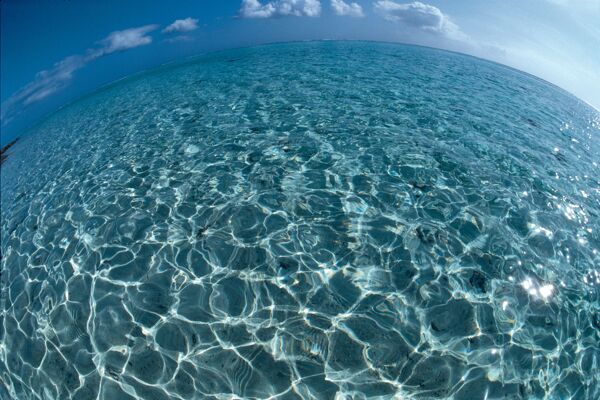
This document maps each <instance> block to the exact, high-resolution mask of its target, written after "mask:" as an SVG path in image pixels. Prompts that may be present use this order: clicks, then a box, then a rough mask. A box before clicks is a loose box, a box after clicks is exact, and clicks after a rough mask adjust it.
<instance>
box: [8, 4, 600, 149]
mask: <svg viewBox="0 0 600 400" xmlns="http://www.w3.org/2000/svg"><path fill="white" fill-rule="evenodd" d="M598 21H600V0H486V1H482V0H422V1H412V2H411V1H406V0H354V1H348V0H220V1H209V0H170V1H166V0H164V1H155V0H120V1H108V0H106V1H89V0H0V104H1V107H0V110H1V113H0V119H1V122H0V133H1V134H0V139H1V141H2V143H6V142H7V141H8V140H10V139H11V138H13V137H15V136H18V135H19V134H21V133H22V132H23V131H24V130H25V129H26V128H27V127H29V126H31V125H32V124H34V123H35V122H37V121H39V120H40V119H41V118H43V117H44V116H45V115H48V114H49V113H51V112H52V111H54V110H56V109H58V108H60V107H61V106H63V105H65V104H68V103H69V102H71V101H73V100H75V99H77V98H79V97H81V96H84V95H85V94H87V93H90V92H92V91H93V90H95V89H97V88H99V87H101V86H103V85H106V84H107V83H110V82H112V81H114V80H117V79H120V78H122V77H124V76H127V75H130V74H133V73H136V72H139V71H143V70H146V69H150V68H152V67H156V66H158V65H161V64H164V63H168V62H174V61H177V60H181V59H185V58H188V57H190V56H193V55H198V54H203V53H207V52H210V51H215V50H221V49H227V48H232V47H241V46H251V45H258V44H264V43H271V42H284V41H297V40H320V39H340V40H376V41H386V42H401V43H410V44H417V45H424V46H430V47H437V48H442V49H447V50H451V51H457V52H461V53H466V54H470V55H473V56H476V57H481V58H485V59H489V60H492V61H495V62H498V63H501V64H505V65H508V66H511V67H513V68H517V69H519V70H522V71H525V72H528V73H530V74H533V75H536V76H538V77H540V78H542V79H545V80H547V81H549V82H552V83H554V84H556V85H558V86H560V87H562V88H563V89H566V90H567V91H569V92H571V93H573V94H574V95H576V96H577V97H579V98H580V99H582V100H584V101H586V102H587V103H589V104H591V105H592V106H594V107H595V108H596V109H600V23H599V22H598Z"/></svg>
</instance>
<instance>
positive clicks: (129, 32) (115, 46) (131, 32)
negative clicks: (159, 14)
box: [100, 25, 158, 54]
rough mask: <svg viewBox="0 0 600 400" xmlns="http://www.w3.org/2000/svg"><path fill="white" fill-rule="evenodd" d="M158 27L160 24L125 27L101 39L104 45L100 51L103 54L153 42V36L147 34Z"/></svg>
mask: <svg viewBox="0 0 600 400" xmlns="http://www.w3.org/2000/svg"><path fill="white" fill-rule="evenodd" d="M157 28H158V25H145V26H140V27H139V28H131V29H125V30H122V31H115V32H112V33H111V34H110V35H108V36H107V37H106V38H105V39H103V40H102V41H100V43H101V44H102V45H103V47H102V48H101V49H100V51H102V52H103V54H110V53H114V52H115V51H121V50H127V49H131V48H134V47H138V46H143V45H146V44H150V43H152V38H151V37H150V36H148V35H147V34H148V33H149V32H152V31H154V30H156V29H157Z"/></svg>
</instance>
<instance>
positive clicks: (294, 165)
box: [0, 42, 600, 400]
mask: <svg viewBox="0 0 600 400" xmlns="http://www.w3.org/2000/svg"><path fill="white" fill-rule="evenodd" d="M599 162H600V114H599V113H598V112H596V111H594V110H592V109H591V108H589V107H588V106H586V105H585V104H583V103H582V102H580V101H578V100H577V99H575V98H574V97H572V96H570V95H568V94H567V93H565V92H563V91H561V90H560V89H558V88H556V87H554V86H552V85H550V84H548V83H545V82H543V81H541V80H538V79H536V78H533V77H531V76H529V75H525V74H522V73H519V72H517V71H514V70H511V69H508V68H505V67H502V66H499V65H496V64H492V63H488V62H484V61H481V60H477V59H474V58H470V57H466V56H461V55H456V54H452V53H447V52H442V51H437V50H432V49H426V48H419V47H409V46H399V45H391V44H374V43H342V42H326V43H302V44H285V45H273V46H265V47H257V48H250V49H242V50H233V51H227V52H222V53H216V54H212V55H209V56H205V57H201V58H198V59H195V60H193V61H191V62H188V63H186V64H182V65H176V66H167V67H163V68H160V69H158V70H155V71H152V72H150V73H145V74H143V75H138V76H135V77H132V78H130V79H126V80H123V81H120V82H118V83H116V84H113V85H111V86H109V87H107V88H105V89H103V90H102V91H100V92H97V93H95V94H93V95H91V96H88V97H87V98H84V99H82V100H80V101H78V102H76V103H74V104H72V105H70V106H69V107H66V108H64V109H62V110H61V111H59V112H57V113H56V114H54V115H53V116H52V117H50V118H49V119H47V120H46V121H44V122H43V123H42V124H40V125H38V126H37V127H35V128H34V129H33V132H32V134H31V135H29V136H27V137H26V138H24V139H23V140H21V141H20V142H19V143H18V144H17V145H15V147H14V151H13V153H12V154H11V156H10V158H9V159H8V160H7V161H6V162H5V163H4V165H3V166H2V169H1V178H2V191H1V205H2V211H1V216H2V222H1V230H0V232H1V239H2V244H1V251H2V260H1V267H2V276H1V279H2V286H1V296H2V303H1V317H2V319H1V320H0V328H1V329H0V395H1V396H0V397H2V396H3V397H2V398H5V397H7V398H15V399H96V398H100V399H110V400H112V399H136V398H137V399H196V398H197V399H200V398H214V399H217V398H220V399H224V398H268V397H270V398H277V399H293V398H314V399H327V398H334V397H335V396H338V398H356V399H366V398H382V399H385V398H394V397H395V398H398V399H400V398H401V399H437V398H453V399H484V398H485V399H598V398H600V378H599V376H598V373H597V371H598V367H600V348H599V347H600V345H599V343H600V334H599V331H600V267H599V266H600V253H599V252H600V219H599V218H600V181H599V177H600V168H599V166H598V163H599ZM236 396H237V397H236Z"/></svg>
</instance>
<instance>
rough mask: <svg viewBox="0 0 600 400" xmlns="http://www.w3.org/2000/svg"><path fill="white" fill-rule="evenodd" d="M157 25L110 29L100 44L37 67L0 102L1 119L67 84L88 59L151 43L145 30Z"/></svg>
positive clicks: (153, 28)
mask: <svg viewBox="0 0 600 400" xmlns="http://www.w3.org/2000/svg"><path fill="white" fill-rule="evenodd" d="M157 28H158V25H145V26H141V27H138V28H131V29H125V30H122V31H114V32H111V33H110V34H109V35H108V36H107V37H106V38H104V39H103V40H101V41H100V42H98V43H99V44H100V45H101V46H100V47H94V48H90V49H87V50H86V51H85V52H84V54H76V55H72V56H68V57H66V58H64V59H62V60H61V61H59V62H57V63H55V64H54V65H53V66H52V68H50V69H47V70H44V71H40V72H38V73H37V74H36V75H35V78H34V79H33V81H31V82H29V83H28V84H27V85H25V86H24V87H22V88H21V89H20V90H18V91H17V92H16V93H15V94H13V95H12V96H11V97H9V98H8V99H7V100H6V101H5V102H3V103H2V107H1V111H0V119H1V120H2V125H6V124H7V123H8V122H9V121H10V120H11V119H13V118H14V117H15V116H17V115H18V114H19V113H20V112H21V111H22V110H23V108H24V107H27V106H28V105H31V104H33V103H35V102H38V101H40V100H43V99H45V98H46V97H48V96H50V95H51V94H53V93H56V92H58V91H59V90H61V89H64V88H65V87H67V86H68V85H69V83H70V82H71V79H72V78H73V74H74V73H75V71H77V70H78V69H81V68H83V67H84V66H85V65H86V64H88V63H89V62H90V61H93V60H95V59H97V58H100V57H102V56H104V55H107V54H111V53H114V52H117V51H122V50H127V49H131V48H134V47H138V46H143V45H147V44H150V43H152V38H151V37H150V36H148V35H147V34H148V33H149V32H151V31H153V30H155V29H157Z"/></svg>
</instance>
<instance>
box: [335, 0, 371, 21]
mask: <svg viewBox="0 0 600 400" xmlns="http://www.w3.org/2000/svg"><path fill="white" fill-rule="evenodd" d="M331 8H332V9H333V12H334V13H335V14H336V15H346V16H349V17H364V16H365V14H364V13H363V9H362V7H361V6H360V4H358V3H346V2H345V1H344V0H331Z"/></svg>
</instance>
